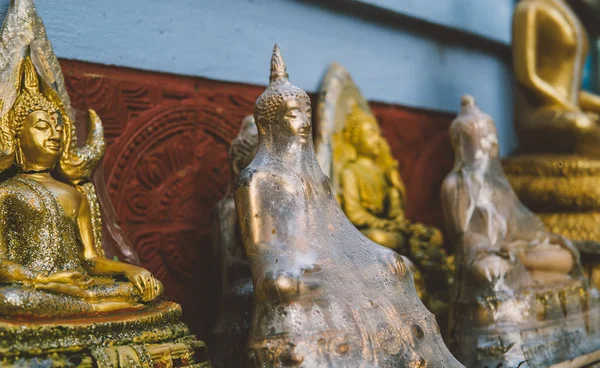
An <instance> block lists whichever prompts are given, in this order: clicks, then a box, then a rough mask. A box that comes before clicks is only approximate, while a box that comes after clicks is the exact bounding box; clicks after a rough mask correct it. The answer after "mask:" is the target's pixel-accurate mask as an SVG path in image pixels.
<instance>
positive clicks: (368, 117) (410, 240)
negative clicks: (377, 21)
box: [315, 64, 454, 323]
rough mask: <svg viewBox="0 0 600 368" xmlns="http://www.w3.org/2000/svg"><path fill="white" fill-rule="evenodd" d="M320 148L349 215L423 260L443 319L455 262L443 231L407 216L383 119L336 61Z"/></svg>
mask: <svg viewBox="0 0 600 368" xmlns="http://www.w3.org/2000/svg"><path fill="white" fill-rule="evenodd" d="M318 107H319V113H318V116H319V121H318V124H317V126H316V137H315V150H316V152H317V159H318V160H319V164H320V165H321V168H322V169H323V171H324V172H325V173H326V174H327V176H328V177H329V178H330V180H331V186H332V188H333V192H334V195H335V197H336V199H337V200H338V202H339V203H340V205H341V207H342V209H343V210H344V212H345V213H346V216H347V217H348V218H349V219H350V221H352V223H353V224H354V225H355V226H356V227H357V228H358V229H359V230H360V231H361V232H362V233H363V234H364V235H366V236H367V237H368V238H369V239H371V240H372V241H374V242H376V243H378V244H380V245H383V246H386V247H388V248H391V249H393V250H395V251H397V252H398V253H400V254H405V255H407V256H408V257H409V258H410V259H411V260H413V261H414V262H415V264H416V266H417V270H418V271H417V273H416V280H417V285H416V286H417V292H418V293H419V296H420V297H421V299H422V300H423V301H424V302H425V304H426V305H427V307H428V308H429V310H431V311H432V312H433V313H434V314H435V315H436V317H437V318H438V321H439V322H440V323H441V322H442V321H445V320H446V316H447V314H448V310H447V305H448V304H447V303H448V298H449V295H448V289H449V285H451V283H452V277H453V272H454V262H453V258H452V257H448V256H447V254H446V251H445V249H444V247H443V238H442V234H441V232H440V231H439V230H438V229H436V228H434V227H430V226H426V225H424V224H420V223H414V222H412V221H410V220H409V219H407V218H406V216H405V205H406V190H405V188H404V183H403V182H402V179H401V178H400V173H399V171H398V162H397V161H396V160H395V159H394V158H393V156H392V154H391V151H390V146H389V144H388V143H387V141H386V140H385V138H383V136H382V135H381V132H380V129H379V123H378V122H377V120H376V118H375V116H374V115H373V113H372V112H371V109H370V108H369V104H368V103H367V101H366V100H365V99H364V97H363V96H362V94H361V93H360V91H359V90H358V87H357V86H356V84H354V81H353V80H352V78H351V77H350V74H349V73H348V71H347V70H346V69H345V68H344V67H342V66H341V65H338V64H333V65H332V66H331V67H330V68H329V70H328V71H327V74H326V75H325V78H324V79H323V83H322V86H321V90H320V97H319V105H318Z"/></svg>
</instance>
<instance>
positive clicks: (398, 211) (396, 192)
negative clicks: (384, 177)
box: [389, 170, 406, 219]
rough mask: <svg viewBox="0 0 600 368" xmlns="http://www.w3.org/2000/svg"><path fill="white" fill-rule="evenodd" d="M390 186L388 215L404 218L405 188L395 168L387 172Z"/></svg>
mask: <svg viewBox="0 0 600 368" xmlns="http://www.w3.org/2000/svg"><path fill="white" fill-rule="evenodd" d="M389 180H390V183H391V188H390V217H391V218H393V219H404V218H405V211H406V189H405V188H404V183H402V179H400V174H399V173H398V171H397V170H391V171H390V173H389Z"/></svg>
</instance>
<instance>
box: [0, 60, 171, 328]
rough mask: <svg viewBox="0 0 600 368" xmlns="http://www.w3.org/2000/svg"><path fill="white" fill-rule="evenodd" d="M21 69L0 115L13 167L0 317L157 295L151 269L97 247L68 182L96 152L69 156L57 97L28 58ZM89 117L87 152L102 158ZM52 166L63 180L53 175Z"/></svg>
mask: <svg viewBox="0 0 600 368" xmlns="http://www.w3.org/2000/svg"><path fill="white" fill-rule="evenodd" d="M21 71H22V72H21V75H22V83H21V86H20V91H19V92H18V97H17V99H16V100H15V102H14V104H13V106H12V107H11V109H10V110H9V113H8V114H7V115H6V116H4V117H3V119H2V125H3V126H2V133H3V138H4V139H3V140H2V154H3V157H2V158H1V159H0V160H1V162H2V167H3V168H4V169H5V170H6V169H9V168H11V167H12V166H13V165H14V167H15V170H16V172H15V173H14V175H10V174H9V177H8V178H6V179H5V180H4V181H2V183H0V213H1V214H2V215H1V218H2V220H1V221H0V280H1V282H2V284H4V286H3V287H0V312H1V314H2V315H3V316H5V317H7V316H13V317H62V316H77V315H86V314H90V313H95V312H107V311H113V310H118V309H124V308H137V307H141V306H142V305H143V303H145V302H150V301H152V300H154V299H156V298H157V297H159V296H160V295H161V294H162V285H161V283H160V282H159V281H158V280H156V279H155V278H154V277H153V276H152V274H150V272H148V271H147V270H145V269H143V268H141V267H138V266H134V265H130V264H126V263H121V262H118V261H113V260H110V259H107V258H105V257H103V256H102V255H101V253H100V252H99V250H98V249H97V248H96V247H95V243H94V233H93V228H94V224H93V223H92V216H91V210H90V203H89V202H88V200H87V198H86V197H85V196H84V195H82V193H80V192H79V191H78V190H77V189H76V188H75V186H74V185H73V184H72V183H77V182H78V181H79V180H81V179H82V178H81V176H80V174H81V172H80V170H79V169H80V168H81V167H85V166H88V165H89V163H90V162H94V161H95V162H97V161H98V157H97V156H95V155H94V154H92V155H90V156H89V157H85V156H84V157H83V158H82V157H78V156H75V155H72V154H71V149H73V148H74V147H72V146H71V145H70V143H71V139H72V132H73V131H72V124H71V122H70V121H69V118H68V116H66V113H65V112H64V111H61V107H60V105H59V104H58V103H56V102H53V101H51V99H49V98H48V97H46V96H45V95H44V93H43V92H46V94H49V95H52V96H53V97H54V98H52V97H51V98H52V99H53V100H55V101H56V96H55V94H54V93H52V90H51V89H50V88H49V87H47V86H40V83H39V81H38V77H37V73H36V71H35V68H34V66H33V64H32V63H31V60H30V59H29V58H25V59H24V60H23V62H22V65H21ZM40 87H42V88H40ZM42 91H43V92H42ZM90 116H91V119H92V123H93V127H92V134H93V136H92V139H91V140H90V143H91V145H95V146H90V147H89V148H88V149H89V151H90V152H94V153H96V154H97V153H99V154H100V155H101V154H102V153H103V152H104V146H105V143H104V140H103V137H102V127H101V125H100V122H99V120H98V119H97V116H96V115H95V113H94V112H93V111H90ZM75 159H80V160H82V161H81V162H76V161H74V160H75ZM86 161H89V162H86ZM55 169H56V170H57V171H58V172H59V175H61V177H63V178H65V179H66V181H67V182H66V183H65V182H63V181H59V180H57V179H55V178H54V177H53V176H52V175H51V173H52V172H53V171H54V170H55ZM115 277H122V278H123V280H119V279H118V278H115Z"/></svg>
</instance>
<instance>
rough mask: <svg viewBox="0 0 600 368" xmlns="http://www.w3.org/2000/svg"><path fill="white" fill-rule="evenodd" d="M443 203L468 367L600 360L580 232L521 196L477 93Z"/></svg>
mask: <svg viewBox="0 0 600 368" xmlns="http://www.w3.org/2000/svg"><path fill="white" fill-rule="evenodd" d="M450 139H451V141H452V146H453V148H454V153H455V164H454V168H453V170H452V172H451V173H450V174H449V175H448V176H447V177H446V179H445V180H444V183H443V185H442V202H443V203H442V204H443V208H444V215H445V222H446V225H447V228H448V234H449V236H450V241H451V242H452V243H453V245H454V249H455V257H456V267H457V270H456V277H455V279H456V283H455V287H454V290H453V297H452V300H453V301H454V302H453V303H452V305H451V314H450V329H451V330H450V333H449V336H450V349H451V351H452V352H453V353H454V354H455V355H456V356H457V358H458V359H459V360H460V361H461V362H462V363H463V364H465V365H466V366H468V367H484V366H487V367H500V366H502V367H581V366H586V365H587V364H590V363H592V362H595V361H597V360H600V300H599V299H598V291H597V290H596V289H594V288H590V287H589V286H588V283H587V281H586V279H585V278H584V276H583V273H582V268H581V265H580V255H579V251H578V250H577V249H576V248H575V247H574V246H573V244H572V243H571V241H570V240H568V239H567V238H564V237H562V236H560V235H556V234H553V233H550V232H548V231H546V229H545V227H544V225H543V224H542V222H541V221H540V220H539V219H538V217H537V216H535V215H534V214H533V213H531V212H530V211H529V210H528V209H527V208H526V207H525V206H524V205H523V204H521V202H520V201H519V199H518V198H517V196H516V195H515V193H514V192H513V190H512V188H511V186H510V184H509V182H508V180H507V179H506V177H505V176H504V172H503V170H502V166H501V164H500V160H499V158H498V136H497V132H496V127H495V125H494V122H493V120H492V119H491V118H490V117H489V116H488V115H486V114H484V113H482V112H481V111H480V110H479V109H478V107H477V106H476V104H475V101H474V99H473V98H472V97H471V96H464V97H463V99H462V110H461V113H460V114H459V116H458V117H457V118H456V120H454V122H453V123H452V125H451V127H450Z"/></svg>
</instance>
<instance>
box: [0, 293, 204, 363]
mask: <svg viewBox="0 0 600 368" xmlns="http://www.w3.org/2000/svg"><path fill="white" fill-rule="evenodd" d="M180 317H181V307H180V306H179V305H178V304H176V303H172V302H166V301H162V302H159V303H156V304H154V305H152V306H149V307H148V308H146V309H144V310H141V311H140V310H137V311H127V312H120V313H112V314H106V315H98V316H94V317H83V318H69V319H61V320H56V319H54V320H37V321H33V322H32V321H24V320H8V319H6V318H0V336H2V338H1V339H0V366H3V367H5V366H8V367H10V366H13V365H14V366H18V367H22V366H44V367H45V366H60V367H99V368H120V367H144V368H145V367H149V368H154V367H210V364H209V363H208V362H207V361H206V360H205V359H203V358H204V357H200V356H198V355H206V346H205V345H204V343H203V342H201V341H198V340H197V339H196V337H195V336H193V335H191V334H190V332H189V329H188V327H187V326H186V325H185V324H184V323H182V322H180ZM196 353H198V354H196Z"/></svg>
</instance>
